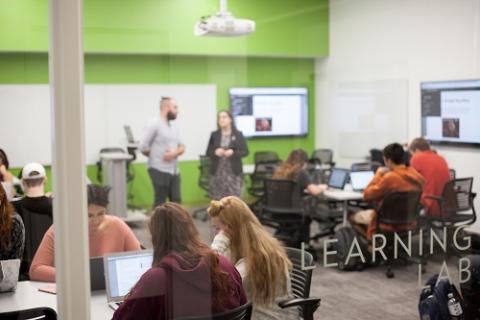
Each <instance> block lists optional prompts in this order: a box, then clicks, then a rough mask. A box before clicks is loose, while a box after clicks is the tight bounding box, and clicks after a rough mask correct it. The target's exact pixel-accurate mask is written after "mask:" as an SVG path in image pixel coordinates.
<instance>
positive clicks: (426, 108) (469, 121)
mask: <svg viewBox="0 0 480 320" xmlns="http://www.w3.org/2000/svg"><path fill="white" fill-rule="evenodd" d="M421 90H422V91H421V102H422V135H423V137H424V138H425V139H427V140H429V141H431V142H433V143H446V144H458V145H462V144H463V145H478V146H480V126H479V125H478V119H480V80H462V81H436V82H423V83H422V84H421Z"/></svg>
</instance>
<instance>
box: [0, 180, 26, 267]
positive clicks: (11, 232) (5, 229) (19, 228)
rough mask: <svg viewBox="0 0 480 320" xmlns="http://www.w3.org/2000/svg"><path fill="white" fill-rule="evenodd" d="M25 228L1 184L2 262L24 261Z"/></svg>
mask: <svg viewBox="0 0 480 320" xmlns="http://www.w3.org/2000/svg"><path fill="white" fill-rule="evenodd" d="M24 245H25V228H24V226H23V221H22V218H20V216H19V215H18V214H16V213H15V211H14V210H13V207H12V205H11V204H10V203H9V202H8V199H7V194H6V192H5V189H3V187H2V185H1V184H0V260H10V259H22V255H23V247H24Z"/></svg>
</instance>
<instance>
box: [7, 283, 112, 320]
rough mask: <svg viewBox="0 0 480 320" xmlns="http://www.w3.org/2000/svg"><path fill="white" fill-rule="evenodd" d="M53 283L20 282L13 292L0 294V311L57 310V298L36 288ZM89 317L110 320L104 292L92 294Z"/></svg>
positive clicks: (110, 314)
mask: <svg viewBox="0 0 480 320" xmlns="http://www.w3.org/2000/svg"><path fill="white" fill-rule="evenodd" d="M54 285H55V284H54V283H48V282H36V281H20V282H19V283H18V284H17V289H16V290H15V291H14V292H5V293H0V310H1V311H3V312H7V311H14V310H22V309H30V308H38V307H50V308H52V309H54V310H57V296H56V295H54V294H50V293H45V292H40V291H38V288H42V287H51V286H54ZM90 301H91V302H90V303H91V307H92V308H91V316H90V319H92V320H97V319H98V320H106V319H111V318H112V316H113V310H112V309H111V308H110V307H109V306H108V303H107V295H106V292H105V291H97V292H92V298H91V300H90Z"/></svg>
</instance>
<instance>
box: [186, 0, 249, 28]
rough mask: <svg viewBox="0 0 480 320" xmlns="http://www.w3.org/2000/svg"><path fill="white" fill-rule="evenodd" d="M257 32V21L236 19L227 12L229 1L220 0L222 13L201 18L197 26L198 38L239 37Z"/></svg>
mask: <svg viewBox="0 0 480 320" xmlns="http://www.w3.org/2000/svg"><path fill="white" fill-rule="evenodd" d="M254 31H255V21H253V20H247V19H236V18H235V17H234V16H233V15H232V14H231V13H230V12H229V11H228V10H227V0H220V12H219V13H217V14H216V15H214V16H206V17H202V18H200V21H199V22H197V23H196V24H195V29H194V34H195V35H196V36H211V37H238V36H243V35H247V34H249V33H252V32H254Z"/></svg>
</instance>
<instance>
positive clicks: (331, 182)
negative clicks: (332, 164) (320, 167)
mask: <svg viewBox="0 0 480 320" xmlns="http://www.w3.org/2000/svg"><path fill="white" fill-rule="evenodd" d="M348 173H349V170H347V169H339V168H333V169H332V172H331V173H330V178H329V179H328V189H329V190H332V189H333V190H343V188H345V184H346V183H347V180H348Z"/></svg>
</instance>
